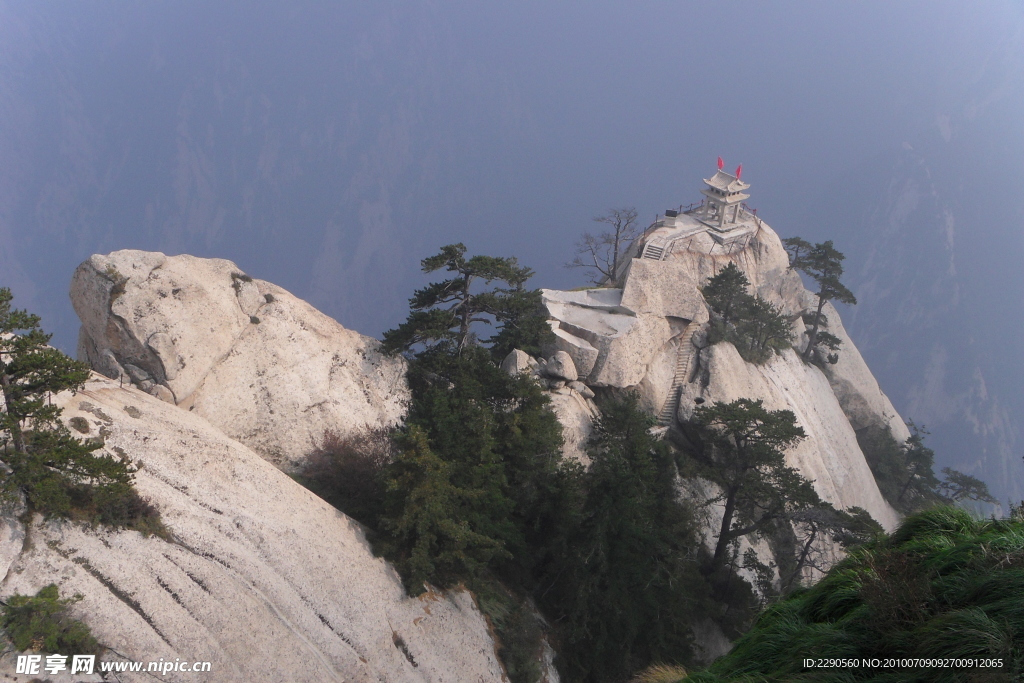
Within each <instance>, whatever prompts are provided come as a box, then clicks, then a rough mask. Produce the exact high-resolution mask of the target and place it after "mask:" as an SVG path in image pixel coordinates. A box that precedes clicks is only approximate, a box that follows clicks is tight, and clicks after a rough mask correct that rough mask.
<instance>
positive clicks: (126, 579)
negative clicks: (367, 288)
mask: <svg viewBox="0 0 1024 683" xmlns="http://www.w3.org/2000/svg"><path fill="white" fill-rule="evenodd" d="M55 400H56V402H57V403H59V404H60V405H62V406H63V407H64V410H65V412H64V419H65V420H71V419H72V418H76V417H79V418H84V420H85V421H86V424H88V428H89V431H88V433H87V434H84V435H83V436H85V437H95V436H98V435H101V434H102V436H103V439H104V441H105V444H106V446H105V450H106V451H108V452H110V453H112V454H117V456H120V457H124V458H127V459H128V460H130V461H131V462H133V463H134V464H135V465H136V466H137V467H138V468H139V469H138V473H137V474H136V486H137V488H138V491H139V493H140V494H141V495H143V496H144V497H146V498H149V499H150V500H151V501H152V502H153V503H154V504H155V505H156V506H157V507H158V508H159V510H160V512H161V514H162V517H163V521H164V523H165V524H166V526H167V527H168V528H169V529H170V531H171V533H172V540H171V541H167V540H164V539H161V538H159V537H156V536H150V537H148V538H146V537H143V536H142V535H141V534H139V533H138V532H136V531H109V530H102V529H95V528H91V527H89V526H87V525H83V524H80V523H76V522H69V521H59V520H53V521H46V522H43V521H42V520H41V519H39V518H38V517H37V518H36V519H35V520H33V521H32V522H31V523H30V524H29V525H28V526H27V528H26V527H25V526H24V525H23V524H22V522H21V521H19V520H18V519H16V518H14V517H13V516H8V517H5V518H3V519H2V520H0V522H2V524H0V570H2V572H3V577H4V578H3V583H2V585H0V592H2V594H3V595H11V594H12V593H15V592H19V593H23V594H34V593H35V592H36V591H38V590H39V589H40V588H42V587H43V586H45V585H47V584H49V583H56V584H58V585H59V587H60V590H61V593H62V595H73V594H75V593H79V594H81V595H82V596H84V597H83V600H82V601H81V602H79V603H77V604H75V605H74V608H73V612H74V616H75V617H76V618H79V619H82V620H83V621H85V622H86V623H87V624H88V625H89V627H90V628H91V629H92V632H93V634H94V635H95V636H96V637H97V638H98V639H99V641H100V642H101V643H103V644H104V645H105V646H107V647H110V648H112V650H111V651H110V652H108V653H107V654H106V655H104V658H105V659H113V660H118V659H121V658H122V657H123V658H127V659H129V660H141V661H156V660H158V659H159V658H163V659H164V660H165V661H168V660H169V661H174V660H175V658H180V659H181V660H183V661H189V662H192V661H209V662H211V663H212V666H211V671H210V673H203V674H194V675H193V674H183V673H171V674H168V675H167V676H166V677H163V680H167V681H203V682H204V683H212V682H219V683H238V682H239V681H281V682H284V681H288V682H289V683H292V682H296V683H297V682H300V681H306V682H308V683H323V682H325V681H339V682H340V681H364V682H367V683H369V682H371V681H372V682H378V681H393V682H396V683H397V682H406V681H415V682H427V681H438V682H440V681H450V682H451V683H457V682H461V681H494V682H495V683H497V682H498V681H501V680H504V679H503V672H502V669H501V665H500V664H499V662H498V660H497V657H496V654H495V648H494V642H493V640H492V638H491V636H490V632H489V629H488V625H487V623H486V620H485V619H484V617H483V615H482V614H481V613H480V612H479V610H478V609H477V607H476V604H475V602H474V600H473V598H472V597H471V596H470V595H469V594H468V593H467V592H465V591H459V590H456V591H451V592H448V593H436V592H429V593H426V594H424V595H422V596H420V597H418V598H410V597H408V596H407V594H406V593H405V591H404V590H403V587H402V583H401V581H400V579H399V577H398V575H397V574H396V573H395V571H394V570H393V569H392V568H391V567H390V566H388V564H387V563H386V562H385V561H384V560H383V559H381V558H378V557H374V555H373V553H372V552H371V550H370V547H369V544H368V543H367V541H366V538H365V537H364V535H363V531H362V529H361V528H360V527H359V525H358V524H356V523H354V522H353V521H352V520H350V519H349V518H348V517H346V516H345V515H343V514H341V513H340V512H338V511H337V510H336V509H334V508H333V507H331V506H330V505H328V504H327V503H325V502H323V501H322V500H320V499H319V498H317V497H316V496H314V495H313V494H312V493H310V492H309V491H307V490H306V489H304V488H303V487H302V486H300V485H299V484H297V483H296V482H294V481H293V480H292V479H291V478H290V477H288V476H287V475H286V474H284V473H283V472H281V471H280V470H278V469H277V468H276V467H274V466H273V465H271V464H270V463H268V462H267V461H266V460H264V459H263V458H262V457H260V456H259V455H258V454H256V453H255V452H253V451H252V450H251V449H250V448H248V447H247V446H245V445H243V444H241V443H239V442H238V441H236V440H234V439H231V438H230V437H228V436H226V435H225V434H224V433H223V432H221V431H220V430H218V429H217V428H216V427H214V426H212V425H211V424H210V423H209V422H207V421H206V420H205V419H203V418H202V417H200V416H199V415H197V414H196V413H195V412H194V411H192V412H190V411H188V410H182V409H181V408H177V407H175V406H173V405H171V404H169V403H167V402H164V401H161V400H159V399H157V398H155V397H153V396H150V395H149V394H147V393H146V392H144V391H142V390H140V389H138V388H137V387H134V386H132V385H126V386H124V387H121V386H119V382H118V381H116V380H111V379H108V378H106V377H103V376H101V375H99V374H96V373H94V374H93V376H92V378H91V379H90V380H89V381H88V383H87V384H86V386H85V389H84V390H83V391H80V392H78V393H77V394H75V395H73V396H72V395H71V394H69V393H67V392H65V393H63V394H60V395H58V396H57V397H55ZM76 424H77V425H81V424H82V423H81V422H80V421H76ZM118 676H119V677H120V678H119V679H118V680H121V681H125V682H126V683H127V682H128V681H133V682H134V681H149V680H152V674H148V673H142V674H131V673H125V674H118Z"/></svg>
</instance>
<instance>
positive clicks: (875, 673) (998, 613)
mask: <svg viewBox="0 0 1024 683" xmlns="http://www.w3.org/2000/svg"><path fill="white" fill-rule="evenodd" d="M1022 557H1024V523H1022V522H1021V521H1020V520H1018V519H1008V520H976V519H974V518H972V517H971V516H970V514H968V513H967V512H965V511H963V510H959V509H956V508H951V507H939V508H933V509H931V510H928V511H925V512H922V513H918V514H917V515H915V516H913V517H910V518H908V519H907V520H906V521H905V522H904V523H903V525H902V526H901V527H900V528H899V529H898V530H897V531H896V532H895V533H893V535H892V536H890V537H888V538H882V539H879V540H877V541H873V542H870V543H868V544H865V545H864V546H861V547H860V548H858V549H855V550H854V551H853V552H852V553H851V554H850V556H849V557H847V558H846V559H845V560H843V561H842V562H840V563H839V564H838V565H836V566H835V567H833V568H832V570H831V571H829V573H828V574H827V575H826V576H825V578H824V579H822V580H821V581H820V582H819V583H818V584H817V585H815V586H814V587H813V588H810V589H808V590H804V591H800V592H797V593H795V594H794V595H793V596H792V597H790V598H789V599H787V600H784V601H782V602H780V603H777V604H776V605H774V606H772V607H771V608H769V609H768V610H767V611H766V612H765V613H764V614H762V615H761V617H760V618H759V620H758V623H757V625H756V626H755V627H754V629H753V630H752V631H751V632H750V633H748V634H747V635H746V636H744V637H743V638H741V639H740V640H739V641H738V642H737V643H736V646H735V647H734V648H733V650H732V651H731V652H730V653H729V654H728V655H726V656H724V657H722V658H721V659H719V660H718V661H717V662H715V663H714V664H712V665H711V666H710V667H709V668H708V670H707V671H705V672H700V673H696V674H693V675H691V676H690V677H689V678H686V679H685V680H687V681H693V682H694V683H698V682H703V683H711V682H717V683H722V682H725V681H753V680H758V681H762V680H771V681H782V680H816V681H817V680H820V681H857V680H872V681H933V680H949V681H966V680H972V681H973V680H977V681H982V680H985V681H1011V680H1020V675H1021V673H1022V672H1024V635H1022V634H1024V600H1021V599H1020V596H1021V595H1022V594H1024V570H1022V569H1021V558H1022ZM801 652H803V653H813V655H810V656H813V657H815V658H825V659H830V658H837V659H839V658H841V659H858V660H861V659H863V658H878V659H883V660H884V659H887V658H895V659H900V658H962V659H1002V662H1003V665H1002V666H1001V667H994V668H990V669H985V670H979V669H969V670H963V669H959V670H958V669H942V670H941V671H940V670H938V669H934V668H931V669H929V668H918V669H907V668H905V669H901V670H891V671H879V670H878V669H872V668H870V667H867V668H847V669H836V670H828V671H820V672H817V671H807V670H804V669H803V660H802V657H803V656H804V655H800V654H799V653H801ZM667 680H669V681H674V680H683V678H682V676H680V677H679V678H669V679H667Z"/></svg>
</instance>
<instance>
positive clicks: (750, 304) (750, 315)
mask: <svg viewBox="0 0 1024 683" xmlns="http://www.w3.org/2000/svg"><path fill="white" fill-rule="evenodd" d="M748 289H750V281H749V280H747V276H746V275H744V274H743V271H741V270H740V269H739V268H738V267H737V266H736V264H735V263H732V262H729V263H728V264H727V265H726V266H725V267H724V268H722V270H721V271H720V272H719V273H718V274H717V275H715V276H714V277H712V278H710V279H709V280H708V283H707V284H706V285H705V286H704V287H702V288H701V293H702V294H703V295H704V299H705V301H707V303H708V306H710V307H711V311H712V313H713V314H714V315H713V316H712V319H711V324H710V326H709V329H708V343H710V344H715V343H717V342H720V341H727V342H730V343H731V344H732V345H733V346H735V347H736V350H737V351H739V354H740V356H741V357H742V358H743V360H745V361H747V362H749V363H755V364H758V365H760V364H763V363H765V362H767V361H768V360H769V359H770V358H771V357H772V356H773V355H774V354H775V353H776V352H778V351H781V350H782V349H785V348H787V347H789V346H790V344H792V342H793V332H792V326H791V324H790V322H789V318H787V317H786V316H785V315H784V314H783V313H782V309H781V308H780V307H778V306H776V305H774V304H772V303H771V302H769V301H767V300H765V299H762V298H761V297H759V296H755V295H751V294H749V293H748V291H747V290H748Z"/></svg>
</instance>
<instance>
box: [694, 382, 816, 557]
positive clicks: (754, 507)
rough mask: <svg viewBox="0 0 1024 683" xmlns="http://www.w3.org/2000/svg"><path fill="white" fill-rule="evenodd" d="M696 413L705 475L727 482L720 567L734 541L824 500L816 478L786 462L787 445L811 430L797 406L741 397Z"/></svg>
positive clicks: (699, 456)
mask: <svg viewBox="0 0 1024 683" xmlns="http://www.w3.org/2000/svg"><path fill="white" fill-rule="evenodd" d="M694 419H695V422H696V424H697V425H698V426H699V437H700V438H699V442H698V443H699V445H700V448H699V449H698V450H697V453H696V457H697V459H698V461H699V463H700V465H701V467H700V470H699V472H700V475H701V476H703V477H705V478H707V479H708V480H710V481H712V482H714V483H715V484H717V485H718V486H719V487H720V488H721V490H722V493H721V496H720V502H721V503H722V504H723V505H724V508H725V509H724V513H723V516H722V523H721V527H720V530H719V534H718V542H717V544H716V546H715V553H714V557H713V559H712V563H711V565H712V570H717V569H718V568H720V567H721V566H722V565H723V564H724V562H725V559H726V557H727V553H726V551H727V550H728V548H729V547H730V545H731V544H732V543H733V541H735V540H736V539H738V538H740V537H742V536H746V535H747V534H751V533H754V532H758V531H763V530H765V529H767V528H768V527H769V525H770V524H772V523H773V522H775V521H778V520H780V519H783V518H785V517H786V516H787V515H788V514H790V513H792V512H794V511H795V510H799V509H803V508H808V507H812V506H815V505H818V504H819V502H820V500H819V498H818V496H817V494H816V493H815V491H814V488H813V487H812V486H811V484H810V482H809V481H807V480H806V479H805V478H804V477H803V476H801V475H800V473H799V472H797V471H796V470H795V469H793V468H792V467H789V466H787V465H786V459H785V456H784V454H783V451H784V450H785V449H786V448H789V447H790V446H793V445H795V444H796V443H798V442H799V441H800V440H801V439H803V438H804V436H805V434H804V430H803V428H801V427H799V426H798V425H797V424H796V416H795V415H793V413H792V411H789V410H774V411H770V410H767V409H766V408H765V407H764V404H763V402H762V401H760V400H758V401H752V400H750V399H745V398H741V399H738V400H736V401H733V402H731V403H720V402H719V403H715V404H714V405H713V406H698V407H697V409H696V410H695V411H694Z"/></svg>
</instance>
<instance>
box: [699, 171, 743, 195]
mask: <svg viewBox="0 0 1024 683" xmlns="http://www.w3.org/2000/svg"><path fill="white" fill-rule="evenodd" d="M704 182H705V183H707V184H708V185H709V186H711V187H713V188H715V189H716V190H720V191H722V192H740V191H742V190H745V189H747V188H748V187H750V184H749V183H745V182H743V181H742V180H740V179H739V178H737V177H736V176H734V175H732V174H731V173H726V172H725V171H721V170H720V171H718V172H717V173H715V175H713V176H711V177H710V178H705V179H704Z"/></svg>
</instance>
